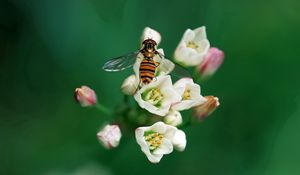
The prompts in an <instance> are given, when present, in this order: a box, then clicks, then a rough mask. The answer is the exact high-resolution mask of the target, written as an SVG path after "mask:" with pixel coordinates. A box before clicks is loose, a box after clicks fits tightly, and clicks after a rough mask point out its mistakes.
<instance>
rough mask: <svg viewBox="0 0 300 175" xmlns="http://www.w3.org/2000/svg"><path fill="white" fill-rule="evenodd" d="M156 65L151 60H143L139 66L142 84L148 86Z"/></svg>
mask: <svg viewBox="0 0 300 175" xmlns="http://www.w3.org/2000/svg"><path fill="white" fill-rule="evenodd" d="M155 69H156V64H155V62H154V61H153V60H152V59H144V60H143V61H142V62H141V65H140V78H141V81H142V83H143V84H149V83H150V82H151V81H152V80H153V78H154V74H155Z"/></svg>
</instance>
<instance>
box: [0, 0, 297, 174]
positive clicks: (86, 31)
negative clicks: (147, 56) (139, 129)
mask: <svg viewBox="0 0 300 175" xmlns="http://www.w3.org/2000/svg"><path fill="white" fill-rule="evenodd" d="M299 9H300V2H299V1H297V0H285V1H282V0H265V1H261V0H252V1H250V0H249V1H241V0H227V1H225V0H224V1H222V0H211V1H204V0H194V1H191V0H185V1H180V0H176V1H171V0H170V1H162V0H160V1H159V0H152V1H149V0H148V1H145V0H132V1H129V0H128V1H126V0H118V1H112V0H102V1H101V0H73V1H61V0H40V1H34V0H2V1H1V2H0V83H1V86H0V174H5V175H10V174H12V175H14V174H16V175H18V174H33V175H35V174H43V175H65V174H88V175H89V174H203V175H219V174H222V175H227V174H228V175H234V174H237V175H252V174H253V175H269V174H271V175H287V174H288V175H290V174H292V175H293V174H300V167H299V164H300V151H299V148H300V138H299V128H300V108H299V107H300V96H299V95H300V81H299V75H300V74H299V73H300V71H299V64H300V59H299V55H300V49H299V43H300V35H299V31H300V13H299ZM202 25H205V26H206V27H207V35H208V39H209V40H210V42H211V45H212V46H216V47H218V48H221V49H222V50H223V51H224V52H225V62H224V64H223V65H222V67H221V68H220V70H219V71H218V72H217V74H216V75H215V76H214V77H213V78H212V79H210V80H209V81H207V82H205V83H203V84H201V88H202V93H203V94H204V95H215V96H218V97H219V98H220V102H221V106H220V107H219V109H218V110H217V111H215V113H213V115H212V116H211V117H209V118H208V119H207V120H205V121H204V122H203V123H200V124H199V125H196V126H193V127H190V128H188V129H187V130H186V134H187V139H188V145H187V148H186V150H185V151H184V152H182V153H181V152H176V151H174V152H173V153H172V154H170V155H167V156H164V158H163V159H162V160H161V162H160V163H159V164H151V163H149V162H148V160H147V159H146V157H145V155H144V154H143V153H142V152H141V151H140V148H139V146H138V145H137V144H136V142H135V139H134V138H133V137H123V138H122V140H121V144H120V146H119V147H118V148H117V149H115V150H110V151H107V150H105V149H104V148H103V147H102V146H101V145H100V144H99V143H98V141H97V139H96V132H97V131H98V129H99V127H100V126H102V125H103V123H104V122H105V120H106V118H105V116H103V115H102V114H101V113H99V112H98V111H97V110H95V109H87V108H81V107H80V106H79V105H78V104H77V103H75V102H74V99H73V91H74V89H75V88H76V87H79V86H81V85H89V86H90V87H92V88H93V89H95V91H96V92H97V95H98V99H99V101H100V102H101V103H103V104H104V105H107V106H109V107H110V108H111V109H113V107H114V106H115V105H117V104H118V103H119V102H120V101H121V100H122V94H121V92H120V90H119V87H120V85H121V83H122V81H123V79H124V78H125V77H127V76H128V75H130V73H131V70H128V71H125V72H122V73H107V72H103V71H102V70H101V69H100V68H101V65H102V64H103V63H104V62H105V60H107V59H108V58H111V57H115V56H119V55H122V54H124V53H128V52H130V51H134V50H137V49H138V48H139V45H140V43H139V42H140V35H141V32H142V30H143V29H144V27H146V26H150V27H152V28H154V29H156V30H158V31H159V32H160V33H161V34H162V43H161V45H160V46H161V47H162V48H164V50H165V53H166V55H172V54H173V52H174V50H175V48H176V46H177V44H178V42H179V41H180V39H181V37H182V34H183V32H184V31H185V30H186V29H187V28H192V29H194V28H196V27H199V26H202Z"/></svg>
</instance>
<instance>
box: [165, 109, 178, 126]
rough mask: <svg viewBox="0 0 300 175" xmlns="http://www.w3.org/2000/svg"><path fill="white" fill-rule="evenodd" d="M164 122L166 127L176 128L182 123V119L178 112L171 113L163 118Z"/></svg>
mask: <svg viewBox="0 0 300 175" xmlns="http://www.w3.org/2000/svg"><path fill="white" fill-rule="evenodd" d="M164 122H165V123H166V124H168V125H172V126H178V125H180V124H181V123H182V117H181V114H180V112H178V111H171V112H169V113H168V114H167V116H165V117H164Z"/></svg>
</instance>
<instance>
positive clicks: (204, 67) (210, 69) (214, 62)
mask: <svg viewBox="0 0 300 175" xmlns="http://www.w3.org/2000/svg"><path fill="white" fill-rule="evenodd" d="M223 60H224V52H223V51H221V50H219V49H218V48H215V47H211V48H210V49H209V50H208V53H207V54H206V55H205V57H204V59H203V61H202V63H201V64H200V65H199V67H198V69H199V72H200V74H201V77H202V78H207V77H209V76H211V75H213V74H214V73H215V72H216V71H217V70H218V68H219V67H220V66H221V64H222V63H223Z"/></svg>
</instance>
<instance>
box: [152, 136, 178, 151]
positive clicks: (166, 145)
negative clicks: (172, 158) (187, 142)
mask: <svg viewBox="0 0 300 175" xmlns="http://www.w3.org/2000/svg"><path fill="white" fill-rule="evenodd" d="M172 151H173V145H172V142H171V141H170V140H168V139H165V138H163V139H162V143H161V145H160V146H159V147H158V148H157V149H156V150H154V151H153V154H156V155H159V154H170V153H171V152H172Z"/></svg>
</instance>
